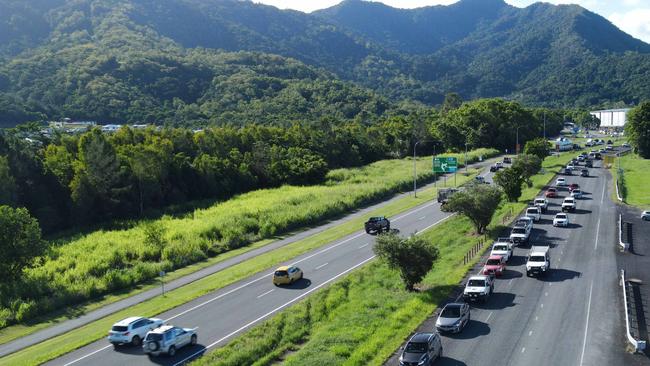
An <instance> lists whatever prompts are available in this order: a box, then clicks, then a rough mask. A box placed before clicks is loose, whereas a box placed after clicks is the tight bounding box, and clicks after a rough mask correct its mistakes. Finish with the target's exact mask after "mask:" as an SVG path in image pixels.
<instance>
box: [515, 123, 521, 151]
mask: <svg viewBox="0 0 650 366" xmlns="http://www.w3.org/2000/svg"><path fill="white" fill-rule="evenodd" d="M520 128H521V126H519V127H517V143H516V144H515V152H516V153H517V156H519V129H520Z"/></svg>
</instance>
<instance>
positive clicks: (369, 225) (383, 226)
mask: <svg viewBox="0 0 650 366" xmlns="http://www.w3.org/2000/svg"><path fill="white" fill-rule="evenodd" d="M364 227H365V229H366V233H368V234H371V233H380V232H382V231H390V221H389V220H388V219H387V218H386V217H384V216H375V217H371V218H370V219H368V221H366V223H365V224H364Z"/></svg>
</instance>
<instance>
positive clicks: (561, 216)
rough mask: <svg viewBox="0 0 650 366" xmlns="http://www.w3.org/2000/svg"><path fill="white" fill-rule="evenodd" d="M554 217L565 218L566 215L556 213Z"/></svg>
mask: <svg viewBox="0 0 650 366" xmlns="http://www.w3.org/2000/svg"><path fill="white" fill-rule="evenodd" d="M555 218H556V219H566V215H565V214H557V215H556V216H555Z"/></svg>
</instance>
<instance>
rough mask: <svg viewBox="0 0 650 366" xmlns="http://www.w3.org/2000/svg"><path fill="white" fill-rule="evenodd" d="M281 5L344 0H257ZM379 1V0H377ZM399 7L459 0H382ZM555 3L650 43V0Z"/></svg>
mask: <svg viewBox="0 0 650 366" xmlns="http://www.w3.org/2000/svg"><path fill="white" fill-rule="evenodd" d="M253 1H254V2H257V3H264V4H267V5H273V6H276V7H278V8H280V9H294V10H300V11H303V12H311V11H314V10H318V9H323V8H327V7H330V6H333V5H336V4H338V3H339V2H340V0H253ZM375 1H378V0H375ZM381 2H382V3H384V4H386V5H390V6H392V7H396V8H417V7H421V6H427V5H449V4H452V3H455V2H456V0H381ZM506 2H507V3H508V4H510V5H514V6H518V7H525V6H528V5H530V4H532V3H534V2H536V1H534V0H506ZM545 2H549V3H553V4H578V5H581V6H582V7H584V8H587V9H589V10H591V11H593V12H595V13H598V14H600V15H602V16H603V17H605V18H607V19H609V21H611V22H612V23H614V24H615V25H616V26H617V27H619V28H620V29H622V30H623V31H624V32H626V33H628V34H631V35H632V36H634V37H636V38H639V39H641V40H643V41H645V42H647V43H650V0H572V1H566V0H545Z"/></svg>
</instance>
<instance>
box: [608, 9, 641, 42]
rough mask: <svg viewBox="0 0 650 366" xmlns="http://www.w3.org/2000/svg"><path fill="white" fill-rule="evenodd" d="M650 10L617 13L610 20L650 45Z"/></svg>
mask: <svg viewBox="0 0 650 366" xmlns="http://www.w3.org/2000/svg"><path fill="white" fill-rule="evenodd" d="M648 19H650V8H647V9H635V10H630V11H627V12H616V13H613V14H612V15H610V16H609V20H610V21H611V22H612V23H614V24H615V25H616V26H617V27H619V28H620V29H621V30H623V31H624V32H626V33H628V34H631V35H632V36H634V37H636V38H638V39H640V40H642V41H644V42H646V43H650V21H648Z"/></svg>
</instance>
